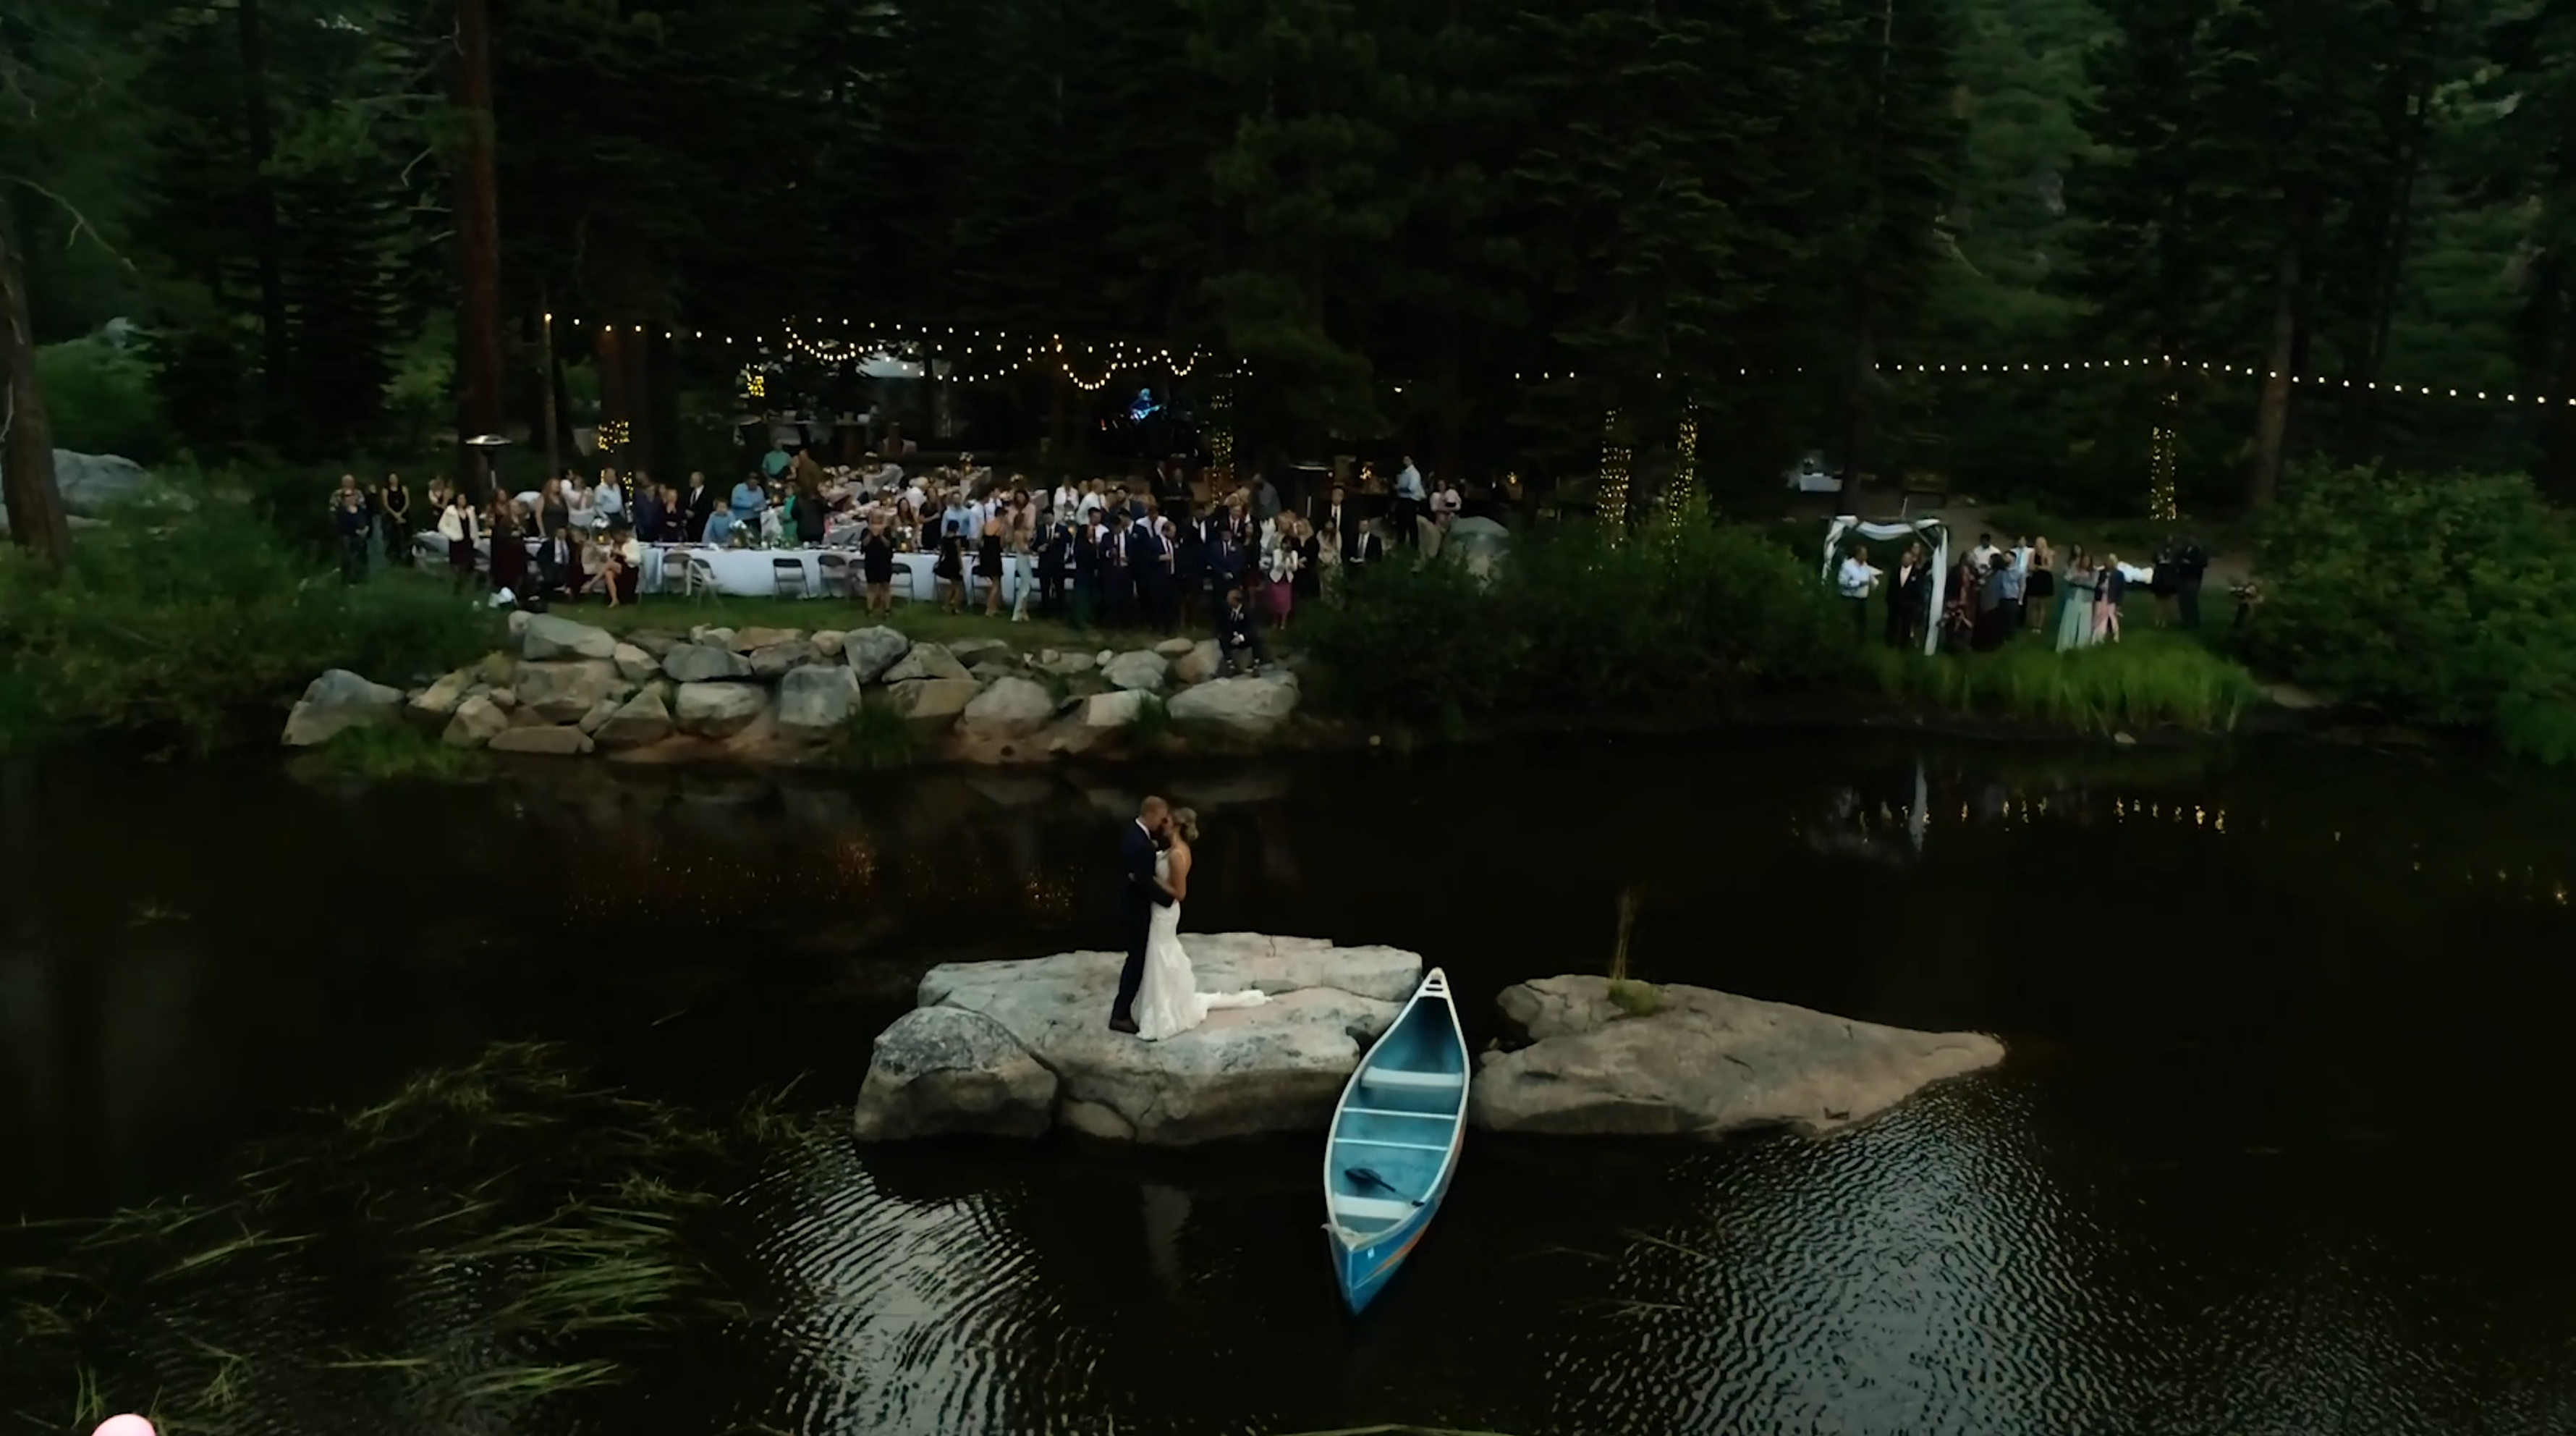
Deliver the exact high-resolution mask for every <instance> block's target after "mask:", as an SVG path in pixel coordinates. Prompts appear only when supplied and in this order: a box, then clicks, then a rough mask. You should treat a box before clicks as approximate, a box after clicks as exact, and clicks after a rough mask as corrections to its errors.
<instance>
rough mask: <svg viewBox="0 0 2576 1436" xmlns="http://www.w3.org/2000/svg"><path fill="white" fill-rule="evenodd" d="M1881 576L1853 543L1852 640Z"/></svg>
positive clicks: (1846, 588)
mask: <svg viewBox="0 0 2576 1436" xmlns="http://www.w3.org/2000/svg"><path fill="white" fill-rule="evenodd" d="M1409 466H1410V461H1408V467H1409ZM1399 537H1401V536H1400V535H1399ZM1879 576H1880V575H1879V570H1877V569H1876V568H1873V567H1871V566H1870V562H1869V550H1868V549H1866V548H1863V547H1862V546H1861V545H1859V544H1853V545H1852V546H1851V548H1850V549H1848V550H1847V551H1845V552H1844V554H1843V562H1842V567H1841V569H1840V570H1839V571H1837V572H1836V574H1835V577H1834V586H1835V587H1836V589H1837V590H1839V591H1840V592H1841V594H1842V596H1843V603H1844V605H1845V606H1846V607H1848V608H1850V609H1851V615H1852V637H1853V638H1855V639H1858V640H1859V641H1860V642H1863V643H1867V642H1868V641H1869V596H1870V594H1871V592H1873V591H1874V590H1875V589H1876V588H1877V587H1878V580H1879Z"/></svg>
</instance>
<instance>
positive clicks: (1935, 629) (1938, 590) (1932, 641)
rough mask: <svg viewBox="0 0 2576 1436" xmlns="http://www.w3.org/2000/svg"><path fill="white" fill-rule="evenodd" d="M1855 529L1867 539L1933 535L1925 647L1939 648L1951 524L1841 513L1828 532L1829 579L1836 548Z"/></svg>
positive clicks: (1826, 573)
mask: <svg viewBox="0 0 2576 1436" xmlns="http://www.w3.org/2000/svg"><path fill="white" fill-rule="evenodd" d="M1855 529H1857V530H1858V531H1859V532H1860V536H1861V537H1862V538H1868V539H1892V538H1904V537H1906V536H1907V535H1909V534H1930V535H1931V536H1932V608H1931V611H1930V612H1929V613H1927V614H1925V615H1924V623H1923V651H1924V652H1925V653H1927V654H1932V653H1938V652H1940V651H1941V595H1942V590H1943V589H1944V588H1947V587H1948V586H1949V583H1950V527H1949V525H1947V524H1944V523H1943V522H1941V521H1940V520H1939V519H1902V520H1899V521H1898V522H1896V523H1892V524H1878V523H1863V522H1861V521H1860V519H1859V518H1857V517H1855V516H1854V515H1851V514H1842V515H1839V516H1838V517H1836V518H1835V519H1834V526H1833V527H1832V528H1831V529H1830V530H1828V531H1827V532H1826V534H1825V568H1824V575H1823V576H1824V577H1825V578H1826V579H1828V580H1830V579H1832V578H1833V576H1834V551H1835V549H1836V548H1838V547H1839V546H1840V545H1841V543H1842V541H1843V535H1845V534H1847V533H1850V532H1852V531H1853V530H1855Z"/></svg>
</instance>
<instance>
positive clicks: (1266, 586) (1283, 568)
mask: <svg viewBox="0 0 2576 1436" xmlns="http://www.w3.org/2000/svg"><path fill="white" fill-rule="evenodd" d="M1297 562H1298V559H1297V540H1296V538H1295V536H1294V535H1293V534H1290V533H1288V532H1286V531H1285V526H1284V525H1283V526H1282V527H1281V528H1280V529H1274V530H1272V531H1271V533H1270V536H1269V542H1268V544H1267V548H1266V552H1265V553H1264V554H1263V556H1262V564H1261V577H1262V590H1261V594H1262V598H1263V599H1264V600H1265V601H1266V603H1267V604H1268V606H1269V609H1270V626H1271V627H1272V628H1274V629H1277V630H1278V631H1280V632H1282V633H1285V632H1286V631H1287V630H1288V615H1289V614H1290V613H1291V612H1293V611H1294V610H1295V609H1296V607H1297V588H1296V579H1297Z"/></svg>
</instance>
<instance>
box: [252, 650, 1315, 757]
mask: <svg viewBox="0 0 2576 1436" xmlns="http://www.w3.org/2000/svg"><path fill="white" fill-rule="evenodd" d="M510 637H511V644H512V649H513V651H509V652H499V653H493V654H491V655H488V656H487V657H485V658H484V659H483V660H482V661H480V662H478V663H475V664H472V665H470V666H468V667H465V668H460V669H458V670H456V671H455V672H453V673H449V674H446V675H444V676H442V677H440V678H438V679H436V680H435V681H433V682H431V683H429V684H427V685H425V686H422V687H419V688H415V689H412V690H410V691H408V692H404V691H400V690H397V689H394V688H391V687H388V686H386V685H383V684H379V683H374V682H371V681H369V680H368V679H367V678H365V677H364V676H362V675H359V674H355V673H350V672H347V671H346V670H340V669H335V670H333V671H332V672H330V673H327V674H324V675H323V676H322V677H321V678H318V679H316V680H314V683H313V685H312V686H311V687H310V688H308V689H306V691H305V694H304V697H303V699H302V700H301V701H300V702H298V703H297V704H296V705H295V709H294V711H293V712H292V713H291V714H290V715H289V716H288V718H287V722H286V731H285V733H284V735H283V741H284V742H285V744H286V745H287V746H289V747H306V746H310V745H312V744H316V743H324V742H328V741H329V740H330V739H331V738H332V737H334V736H336V735H337V734H339V733H340V732H342V731H343V730H345V729H347V728H350V727H353V726H356V725H359V724H364V723H393V722H410V723H414V724H417V725H420V726H421V727H422V728H424V729H426V730H429V731H434V732H436V733H437V734H438V735H439V736H440V738H441V739H442V740H443V741H445V742H447V743H451V744H454V745H456V746H458V747H463V748H488V749H490V750H491V751H494V752H502V753H525V754H542V755H548V756H555V757H577V756H583V755H589V754H599V755H604V756H607V757H611V758H615V759H619V760H623V761H628V762H682V761H720V762H748V763H760V764H795V763H804V762H811V761H815V760H817V759H820V758H824V757H827V756H829V755H830V754H831V753H832V752H833V751H834V750H835V749H836V748H839V747H840V746H842V745H843V744H844V743H846V742H847V741H848V739H849V735H850V731H851V728H852V724H853V720H854V718H855V717H856V716H857V715H858V714H859V713H860V711H861V709H862V708H863V707H876V708H880V709H882V710H883V711H884V712H886V713H888V714H891V715H894V716H895V717H897V718H899V719H900V720H901V721H902V723H903V724H904V726H905V727H906V728H907V729H909V730H910V732H911V735H912V737H913V738H914V740H915V741H916V742H919V743H923V744H926V745H928V747H929V748H930V750H931V752H932V753H933V755H934V756H942V757H947V758H953V759H961V760H968V761H980V762H1015V761H1029V760H1043V759H1045V758H1048V757H1052V756H1057V755H1062V754H1067V753H1079V752H1083V751H1087V750H1089V749H1091V748H1093V747H1095V746H1098V745H1101V744H1103V743H1108V742H1115V741H1116V740H1117V739H1118V738H1119V737H1120V736H1121V735H1123V734H1126V733H1127V732H1128V730H1130V729H1133V728H1135V727H1137V726H1138V725H1139V724H1143V723H1146V722H1147V720H1148V719H1149V717H1152V716H1155V715H1158V714H1159V715H1161V716H1163V717H1167V718H1168V719H1169V723H1170V726H1171V727H1172V728H1173V729H1174V730H1176V731H1178V732H1180V733H1182V734H1184V735H1201V736H1204V737H1206V738H1208V739H1211V740H1217V741H1231V742H1243V743H1260V742H1262V741H1264V740H1271V739H1275V738H1277V737H1278V736H1279V735H1280V734H1281V733H1282V731H1283V730H1284V729H1286V728H1287V727H1288V725H1289V724H1290V722H1291V720H1292V719H1293V718H1294V717H1295V714H1296V711H1297V701H1298V697H1299V690H1298V684H1297V676H1296V674H1295V672H1294V671H1293V670H1292V669H1290V668H1288V667H1285V666H1279V667H1274V668H1271V669H1269V670H1267V671H1265V672H1264V673H1263V674H1262V675H1261V676H1259V677H1247V678H1220V677H1217V676H1216V671H1217V652H1216V644H1215V643H1214V642H1212V641H1192V640H1190V639H1185V638H1176V639H1169V640H1166V641H1165V642H1163V643H1161V644H1159V645H1157V646H1155V647H1154V648H1150V649H1137V650H1134V651H1131V652H1126V653H1120V652H1116V651H1113V650H1107V649H1103V650H1099V651H1096V652H1075V651H1064V650H1059V649H1052V648H1041V649H1034V650H1022V649H1019V648H1016V647H1014V646H1013V645H1012V644H1010V643H1008V642H1005V641H1003V640H1000V639H975V640H970V641H967V642H962V643H953V644H947V645H942V644H936V643H918V644H917V643H914V642H913V641H912V640H910V639H908V638H906V637H905V636H904V635H902V634H901V633H898V632H896V631H895V630H894V629H891V628H884V627H874V628H860V629H852V630H837V629H822V630H816V631H812V632H808V631H807V630H804V629H772V628H745V629H741V630H739V631H737V630H734V629H727V628H709V627H699V628H694V629H691V630H690V631H689V632H688V633H687V634H686V635H685V636H683V635H680V634H677V633H655V632H649V631H639V632H636V633H633V634H631V635H628V636H627V637H624V638H621V637H619V636H618V635H616V634H612V633H610V632H608V631H607V630H606V629H602V628H597V627H594V626H592V625H590V624H586V623H581V622H577V621H575V620H573V619H569V618H565V617H562V616H560V615H557V614H529V613H514V614H512V615H511V616H510Z"/></svg>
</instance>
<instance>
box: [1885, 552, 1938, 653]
mask: <svg viewBox="0 0 2576 1436" xmlns="http://www.w3.org/2000/svg"><path fill="white" fill-rule="evenodd" d="M1930 578H1931V575H1930V572H1929V570H1928V568H1927V566H1926V564H1925V562H1924V557H1923V545H1921V544H1912V545H1909V546H1908V547H1907V548H1906V550H1905V556H1904V557H1903V558H1900V559H1898V560H1897V563H1896V574H1895V577H1894V579H1893V580H1892V581H1891V582H1890V583H1889V584H1888V585H1887V646H1888V647H1890V648H1910V647H1912V646H1914V645H1915V644H1916V643H1918V642H1920V641H1922V637H1923V632H1922V629H1923V610H1924V606H1925V603H1926V601H1927V600H1928V599H1929V598H1930V597H1931V584H1930Z"/></svg>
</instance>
